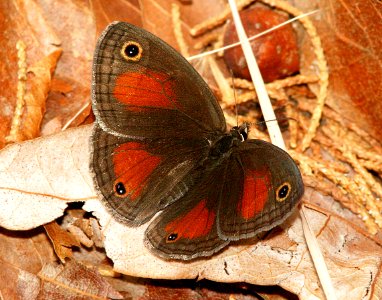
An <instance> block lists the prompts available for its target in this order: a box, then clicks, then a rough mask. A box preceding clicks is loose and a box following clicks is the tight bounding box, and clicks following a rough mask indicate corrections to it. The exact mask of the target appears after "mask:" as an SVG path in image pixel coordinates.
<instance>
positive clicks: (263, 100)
mask: <svg viewBox="0 0 382 300" xmlns="http://www.w3.org/2000/svg"><path fill="white" fill-rule="evenodd" d="M228 2H229V4H230V6H231V10H232V16H233V20H234V23H235V26H236V31H237V34H238V36H239V40H240V41H241V43H242V44H241V45H242V48H243V52H244V56H245V58H246V60H247V65H248V67H249V73H250V74H251V78H252V81H253V83H254V85H255V89H256V92H257V95H258V98H259V103H260V107H261V110H262V112H263V115H264V119H265V120H266V121H267V120H274V119H276V117H275V114H274V112H273V109H272V105H271V102H270V100H269V97H268V94H267V92H266V89H265V84H264V81H263V79H262V77H261V74H260V71H259V67H258V65H257V62H256V59H255V56H254V54H253V51H252V48H251V45H250V43H249V41H248V38H247V35H246V33H245V31H244V28H243V24H242V23H241V20H240V16H239V12H238V10H237V7H236V3H235V0H228ZM266 124H267V128H268V132H269V134H270V138H271V141H272V143H273V144H275V145H277V146H279V147H280V148H282V149H284V150H285V144H284V140H283V137H282V135H281V131H280V128H279V127H278V124H277V122H267V123H266ZM300 215H301V219H302V224H303V229H304V234H305V237H306V241H307V245H308V248H309V252H310V253H311V256H312V260H313V263H314V265H315V268H316V271H317V274H318V277H319V279H320V282H321V285H322V287H323V290H324V293H325V295H326V297H327V299H330V300H331V299H336V297H335V293H334V288H333V285H332V282H331V279H330V276H329V272H328V269H327V267H326V264H325V260H324V258H323V255H322V253H321V251H320V248H319V246H318V242H317V240H316V238H315V236H314V235H313V233H312V232H311V230H310V228H309V225H308V224H307V222H306V218H305V215H304V212H303V211H301V212H300Z"/></svg>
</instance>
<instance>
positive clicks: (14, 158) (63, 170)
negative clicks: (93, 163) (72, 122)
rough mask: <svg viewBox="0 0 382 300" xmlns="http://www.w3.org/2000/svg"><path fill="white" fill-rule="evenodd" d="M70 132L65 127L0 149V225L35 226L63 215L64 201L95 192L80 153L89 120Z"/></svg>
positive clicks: (87, 134)
mask: <svg viewBox="0 0 382 300" xmlns="http://www.w3.org/2000/svg"><path fill="white" fill-rule="evenodd" d="M75 132H76V133H75V134H74V132H72V131H71V130H68V131H65V132H63V133H60V134H57V135H52V136H48V137H45V138H40V139H35V140H31V141H26V142H24V143H20V144H12V145H10V146H7V147H6V148H5V149H3V150H1V152H0V153H1V154H0V157H1V158H0V201H1V205H0V225H1V226H2V227H5V228H9V229H13V230H25V229H30V228H35V227H38V226H40V225H42V224H46V223H49V222H51V221H53V220H55V219H56V218H58V217H60V216H62V214H63V212H64V210H65V208H66V207H67V203H68V202H73V201H85V200H87V199H90V198H95V194H94V189H93V184H92V180H91V176H90V174H89V167H88V161H89V157H88V154H86V156H82V155H79V154H80V153H83V151H84V150H85V149H86V150H85V151H88V139H89V135H90V132H91V126H87V127H86V126H84V127H82V128H80V129H77V130H75ZM83 154H84V153H83ZM31 203H33V205H31Z"/></svg>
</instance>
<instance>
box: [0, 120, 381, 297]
mask: <svg viewBox="0 0 382 300" xmlns="http://www.w3.org/2000/svg"><path fill="white" fill-rule="evenodd" d="M90 133H91V126H83V127H80V128H78V129H73V130H69V131H67V132H64V133H60V134H57V135H54V136H50V137H46V138H43V139H37V140H33V141H30V142H24V143H21V144H16V145H12V146H9V147H7V148H6V149H4V150H3V151H1V152H0V161H1V162H8V163H7V164H3V165H2V167H1V172H0V182H1V191H2V192H3V195H1V198H0V199H2V201H3V203H2V205H1V212H0V213H1V215H0V216H1V217H0V225H1V226H3V227H7V228H11V229H22V228H33V227H37V226H39V225H41V224H43V223H45V222H46V221H45V220H46V219H47V218H46V217H44V218H38V219H36V218H34V217H33V216H34V215H36V212H38V213H39V214H40V216H44V215H45V214H48V215H49V218H56V217H59V216H60V215H62V214H63V209H64V208H65V206H66V204H65V203H66V202H69V201H86V203H85V206H84V208H85V209H86V210H88V211H92V212H94V214H95V215H96V216H97V217H98V218H99V219H100V223H101V225H102V227H103V233H104V235H105V248H106V252H107V255H108V256H109V257H110V258H111V259H112V260H113V262H114V266H115V269H116V270H117V271H118V272H121V273H124V274H128V275H132V276H142V277H151V278H170V279H180V278H199V279H201V278H207V279H210V280H214V281H220V282H237V281H242V282H247V283H252V284H261V285H280V286H281V287H283V288H285V289H286V290H288V291H291V292H293V293H295V294H297V295H299V296H300V297H302V298H307V297H309V296H313V295H315V296H317V297H322V296H323V295H322V291H321V289H320V286H319V284H318V279H317V276H316V273H315V269H314V267H313V265H312V262H311V260H310V256H309V253H308V250H307V249H306V245H305V241H304V237H303V234H302V229H301V225H300V221H299V219H298V218H297V216H296V215H295V216H293V217H292V218H290V219H289V220H288V222H287V223H285V224H284V225H283V226H282V230H281V231H279V232H277V231H276V232H274V233H273V234H271V235H269V236H268V237H266V238H265V239H264V240H261V241H259V242H255V241H252V243H239V244H238V245H232V246H230V247H229V248H228V249H226V250H224V251H222V252H221V253H219V254H218V255H215V256H213V257H212V258H207V259H200V260H195V261H192V262H187V263H184V262H177V261H166V260H162V259H160V258H158V257H156V256H154V255H152V254H151V253H150V252H149V250H148V249H147V248H145V247H144V245H143V237H144V230H145V228H146V227H147V224H145V225H144V226H141V227H139V228H129V227H126V226H124V225H121V224H119V223H117V222H116V221H115V220H113V218H112V217H111V216H110V215H109V214H108V213H107V212H106V211H105V209H104V208H103V206H102V205H101V203H100V202H99V201H98V200H97V199H96V197H95V193H94V191H93V189H92V186H91V184H92V183H91V176H90V174H89V168H88V160H89V145H88V142H87V141H88V139H89V136H90ZM57 145H59V146H57ZM10 158H12V159H10ZM42 158H44V160H42ZM20 168H22V170H23V171H24V172H22V171H21V170H20ZM27 170H33V172H30V171H29V172H28V171H27ZM16 174H17V176H15V175H16ZM23 174H27V175H28V176H22V175H23ZM26 177H27V178H26ZM6 178H13V180H5V179H6ZM26 180H28V184H26ZM20 195H22V197H19V196H20ZM47 195H49V196H47ZM4 196H6V198H4ZM21 198H22V199H23V201H22V202H19V200H20V199H21ZM4 199H6V201H4ZM23 203H27V204H28V208H26V207H23ZM60 203H62V204H63V205H62V206H61V205H60ZM4 211H5V212H7V211H11V212H12V216H13V217H12V218H11V219H12V220H13V221H12V222H11V221H10V220H7V218H6V216H7V215H8V219H10V218H9V213H5V214H4ZM50 211H56V213H55V214H50V213H49V212H50ZM307 213H308V217H309V221H310V225H311V227H312V228H313V231H314V232H315V233H316V234H317V235H318V239H319V243H320V246H321V247H322V248H321V249H322V251H323V253H324V255H325V259H326V262H327V264H328V268H329V272H330V274H331V275H332V278H333V280H334V284H335V286H336V289H337V292H338V298H339V299H345V297H346V295H347V294H348V293H352V294H353V295H360V296H361V295H366V294H368V293H370V287H371V285H372V284H374V282H375V281H376V279H377V278H378V276H379V275H378V274H379V272H378V269H379V265H380V264H381V257H382V248H381V246H380V245H379V244H376V243H375V242H374V241H373V240H371V239H369V238H367V237H365V236H364V235H363V234H362V233H360V232H358V231H357V230H355V229H353V228H352V227H351V226H349V223H346V222H345V221H344V220H342V219H339V218H337V217H335V216H334V215H324V214H323V213H320V212H317V211H315V210H308V212H307ZM19 216H22V219H23V220H24V221H23V222H21V220H20V217H19ZM20 224H22V226H20ZM148 262H150V263H148ZM355 283H356V284H355Z"/></svg>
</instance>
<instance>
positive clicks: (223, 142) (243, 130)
mask: <svg viewBox="0 0 382 300" xmlns="http://www.w3.org/2000/svg"><path fill="white" fill-rule="evenodd" d="M247 132H248V124H246V123H244V124H242V125H241V126H235V127H233V128H232V129H231V131H230V132H229V133H227V134H225V135H222V136H220V137H219V138H217V139H216V140H215V141H214V142H212V143H211V148H210V153H209V156H208V158H209V160H215V161H216V163H220V162H221V161H222V160H225V159H226V158H227V157H229V156H230V155H231V153H232V151H233V149H235V148H236V147H238V146H239V145H240V143H242V142H244V141H245V140H246V139H247Z"/></svg>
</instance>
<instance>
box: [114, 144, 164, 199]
mask: <svg viewBox="0 0 382 300" xmlns="http://www.w3.org/2000/svg"><path fill="white" fill-rule="evenodd" d="M160 161H161V159H160V157H157V156H153V155H151V154H150V153H148V152H147V151H145V150H144V149H143V145H142V144H140V143H136V142H129V143H125V144H122V145H120V146H119V147H117V148H116V149H115V151H114V155H113V164H114V174H115V176H116V178H117V179H116V181H115V184H117V183H123V185H124V188H125V189H126V195H130V199H131V200H135V199H136V198H137V197H138V196H139V194H140V193H141V191H142V188H143V182H144V181H145V180H146V178H147V177H148V176H149V175H150V174H151V173H152V172H153V170H154V169H155V168H156V167H157V166H158V164H159V163H160ZM126 195H122V196H123V197H125V196H126ZM117 196H118V195H117Z"/></svg>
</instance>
